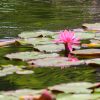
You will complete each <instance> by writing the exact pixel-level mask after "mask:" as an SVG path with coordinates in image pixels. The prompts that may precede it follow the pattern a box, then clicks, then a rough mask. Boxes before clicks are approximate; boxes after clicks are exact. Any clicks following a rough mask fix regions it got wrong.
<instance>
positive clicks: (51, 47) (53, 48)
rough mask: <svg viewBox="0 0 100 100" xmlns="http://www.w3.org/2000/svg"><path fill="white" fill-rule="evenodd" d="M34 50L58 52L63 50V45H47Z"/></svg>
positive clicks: (38, 46)
mask: <svg viewBox="0 0 100 100" xmlns="http://www.w3.org/2000/svg"><path fill="white" fill-rule="evenodd" d="M34 48H36V49H38V50H39V51H46V52H59V51H62V50H64V45H63V44H58V45H57V44H47V45H37V46H35V47H34Z"/></svg>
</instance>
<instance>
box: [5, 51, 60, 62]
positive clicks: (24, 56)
mask: <svg viewBox="0 0 100 100" xmlns="http://www.w3.org/2000/svg"><path fill="white" fill-rule="evenodd" d="M57 56H59V55H58V54H56V53H52V54H43V53H39V52H34V51H33V52H18V53H12V54H7V55H6V56H5V57H7V58H9V59H19V60H23V61H26V60H32V59H39V58H45V57H57Z"/></svg>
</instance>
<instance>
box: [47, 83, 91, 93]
mask: <svg viewBox="0 0 100 100" xmlns="http://www.w3.org/2000/svg"><path fill="white" fill-rule="evenodd" d="M90 86H92V83H88V82H80V83H68V84H59V85H55V86H53V87H50V88H49V89H50V90H52V91H59V92H64V93H85V94H88V93H91V92H92V90H90V89H88V87H90Z"/></svg>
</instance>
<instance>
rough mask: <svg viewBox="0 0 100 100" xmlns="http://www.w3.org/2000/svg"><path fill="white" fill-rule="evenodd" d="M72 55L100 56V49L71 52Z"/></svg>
mask: <svg viewBox="0 0 100 100" xmlns="http://www.w3.org/2000/svg"><path fill="white" fill-rule="evenodd" d="M71 53H72V54H76V55H83V56H89V55H91V56H100V50H99V49H84V50H75V51H72V52H71Z"/></svg>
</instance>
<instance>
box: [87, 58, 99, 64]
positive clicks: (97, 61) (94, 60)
mask: <svg viewBox="0 0 100 100" xmlns="http://www.w3.org/2000/svg"><path fill="white" fill-rule="evenodd" d="M86 63H87V64H88V65H89V64H96V65H100V58H95V59H90V60H87V61H86Z"/></svg>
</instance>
